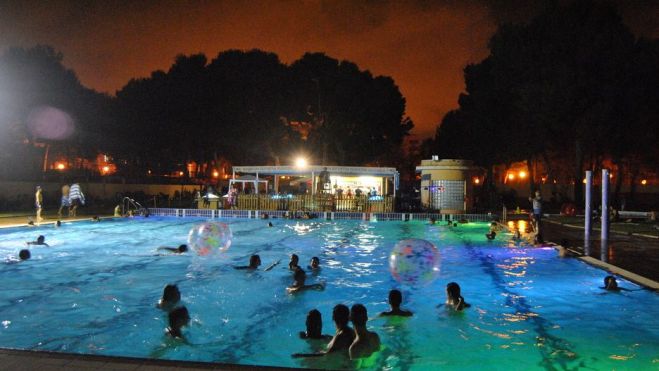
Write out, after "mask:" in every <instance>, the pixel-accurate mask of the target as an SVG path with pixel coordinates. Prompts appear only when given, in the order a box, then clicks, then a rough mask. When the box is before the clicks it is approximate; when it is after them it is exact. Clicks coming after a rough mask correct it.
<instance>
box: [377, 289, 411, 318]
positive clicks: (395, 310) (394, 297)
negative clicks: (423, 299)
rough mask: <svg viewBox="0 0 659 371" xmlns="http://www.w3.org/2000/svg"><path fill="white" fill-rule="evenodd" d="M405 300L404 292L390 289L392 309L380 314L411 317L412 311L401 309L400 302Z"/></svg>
mask: <svg viewBox="0 0 659 371" xmlns="http://www.w3.org/2000/svg"><path fill="white" fill-rule="evenodd" d="M402 302H403V294H402V293H401V292H400V291H399V290H391V291H389V306H391V310H390V311H388V312H382V313H380V316H401V317H411V316H412V312H410V311H409V310H404V309H400V304H401V303H402Z"/></svg>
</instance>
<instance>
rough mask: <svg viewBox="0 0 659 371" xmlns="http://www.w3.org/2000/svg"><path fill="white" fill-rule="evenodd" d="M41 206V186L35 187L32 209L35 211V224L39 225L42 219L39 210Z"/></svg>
mask: <svg viewBox="0 0 659 371" xmlns="http://www.w3.org/2000/svg"><path fill="white" fill-rule="evenodd" d="M42 206H43V194H42V193H41V186H37V189H36V192H35V193H34V207H35V208H36V210H37V223H41V221H42V220H43V218H42V217H41V210H42Z"/></svg>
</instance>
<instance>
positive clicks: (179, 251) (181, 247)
mask: <svg viewBox="0 0 659 371" xmlns="http://www.w3.org/2000/svg"><path fill="white" fill-rule="evenodd" d="M158 250H165V251H169V252H173V253H174V254H183V253H184V252H188V245H186V244H182V245H179V246H178V247H167V246H162V247H159V248H158Z"/></svg>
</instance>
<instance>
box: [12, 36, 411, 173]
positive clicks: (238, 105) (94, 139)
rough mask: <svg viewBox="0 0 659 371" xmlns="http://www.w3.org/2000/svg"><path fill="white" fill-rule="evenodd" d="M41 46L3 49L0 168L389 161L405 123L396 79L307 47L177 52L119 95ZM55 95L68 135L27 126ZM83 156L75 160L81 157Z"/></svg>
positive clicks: (166, 169)
mask: <svg viewBox="0 0 659 371" xmlns="http://www.w3.org/2000/svg"><path fill="white" fill-rule="evenodd" d="M62 58H63V56H62V54H61V53H58V52H56V51H55V50H54V49H53V48H51V47H48V46H37V47H34V48H30V49H22V48H11V49H8V50H7V51H5V52H4V54H2V56H0V97H1V98H2V99H1V100H0V104H1V105H2V106H1V107H0V141H1V142H2V143H0V145H2V146H3V148H4V149H3V151H2V153H0V174H2V175H0V176H5V177H7V176H9V177H21V176H26V177H29V176H30V174H31V173H30V172H32V173H34V172H35V171H37V172H39V171H41V170H42V169H41V167H42V164H41V162H43V160H44V158H43V156H44V151H45V149H44V148H45V147H48V148H49V150H50V153H51V154H50V158H51V159H52V158H53V156H55V155H57V154H59V155H60V156H62V154H63V155H65V156H66V157H67V158H69V159H72V158H76V157H77V158H79V157H85V158H93V157H94V156H96V154H98V153H99V152H103V153H107V154H109V155H111V156H112V157H113V158H114V162H115V163H116V164H117V171H118V174H119V175H126V176H138V175H139V176H142V175H144V174H146V172H147V170H151V171H153V172H154V174H155V173H158V174H166V173H171V172H174V171H177V170H184V169H185V164H187V163H189V162H191V161H194V162H196V163H197V164H199V165H201V164H207V165H210V166H200V167H198V168H199V169H203V170H204V171H205V172H207V174H199V175H201V176H203V175H208V176H210V172H211V171H212V169H215V168H217V167H218V166H221V164H224V163H226V162H227V161H228V162H229V163H232V164H240V165H245V164H251V165H259V164H282V165H286V164H290V163H291V159H292V158H293V157H294V156H297V155H302V154H304V155H306V156H308V157H310V159H311V160H312V162H314V163H326V164H341V165H366V164H378V165H389V166H395V165H396V164H397V162H398V161H400V153H401V144H402V140H403V138H404V136H405V135H407V133H408V132H409V131H410V129H411V128H412V127H413V124H412V122H411V120H410V119H409V118H407V117H405V99H404V98H403V96H402V94H401V93H400V91H399V89H398V87H397V86H396V84H395V83H394V81H393V80H392V79H391V78H389V77H385V76H373V75H372V74H371V73H370V72H369V71H364V70H360V69H359V67H358V66H357V65H356V64H354V63H352V62H349V61H338V60H336V59H333V58H331V57H329V56H326V55H324V54H321V53H308V54H305V55H304V56H302V58H300V59H299V60H297V61H295V62H293V63H292V64H290V65H285V64H283V63H281V62H280V60H279V58H278V57H277V55H276V54H273V53H268V52H264V51H260V50H252V51H238V50H229V51H224V52H221V53H219V54H218V55H217V57H216V58H215V59H213V60H211V61H208V59H207V58H206V56H205V55H203V54H197V55H190V56H184V55H180V56H178V57H176V59H175V62H174V64H173V65H172V66H171V67H170V68H169V70H167V71H155V72H153V73H152V74H151V76H150V77H148V78H142V79H133V80H131V81H129V82H128V83H127V84H126V86H124V87H123V88H122V89H120V90H119V91H118V92H117V94H116V97H110V96H107V95H103V94H99V93H97V92H95V91H93V90H91V89H88V88H85V87H84V86H82V84H81V83H80V81H79V80H78V79H77V77H76V75H75V73H74V72H73V71H71V70H68V69H66V68H65V67H63V65H62ZM42 107H54V108H56V109H57V110H58V111H59V110H61V111H62V113H63V114H65V115H68V116H69V117H70V118H71V121H72V123H73V124H74V125H75V130H74V131H73V135H71V136H69V137H67V138H56V139H53V138H49V137H48V136H44V135H42V134H40V133H35V132H34V130H31V126H30V123H29V122H28V121H29V120H30V117H32V116H34V115H32V116H31V113H33V112H34V111H35V110H38V109H41V108H42ZM80 166H82V165H80Z"/></svg>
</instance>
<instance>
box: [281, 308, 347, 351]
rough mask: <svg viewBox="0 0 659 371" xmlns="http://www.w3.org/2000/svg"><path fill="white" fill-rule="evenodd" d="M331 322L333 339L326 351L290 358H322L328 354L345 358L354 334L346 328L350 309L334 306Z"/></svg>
mask: <svg viewBox="0 0 659 371" xmlns="http://www.w3.org/2000/svg"><path fill="white" fill-rule="evenodd" d="M332 320H333V321H334V326H335V327H336V333H335V334H334V337H332V340H330V342H329V343H328V344H327V350H325V351H322V352H318V353H295V354H293V355H292V357H293V358H301V357H322V356H324V355H327V354H330V353H343V354H344V356H346V357H347V356H348V349H349V348H350V345H351V344H352V342H353V341H354V340H355V332H354V331H353V329H352V328H350V326H348V321H349V320H350V309H348V307H347V306H345V305H343V304H338V305H336V306H335V307H334V310H332Z"/></svg>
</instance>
